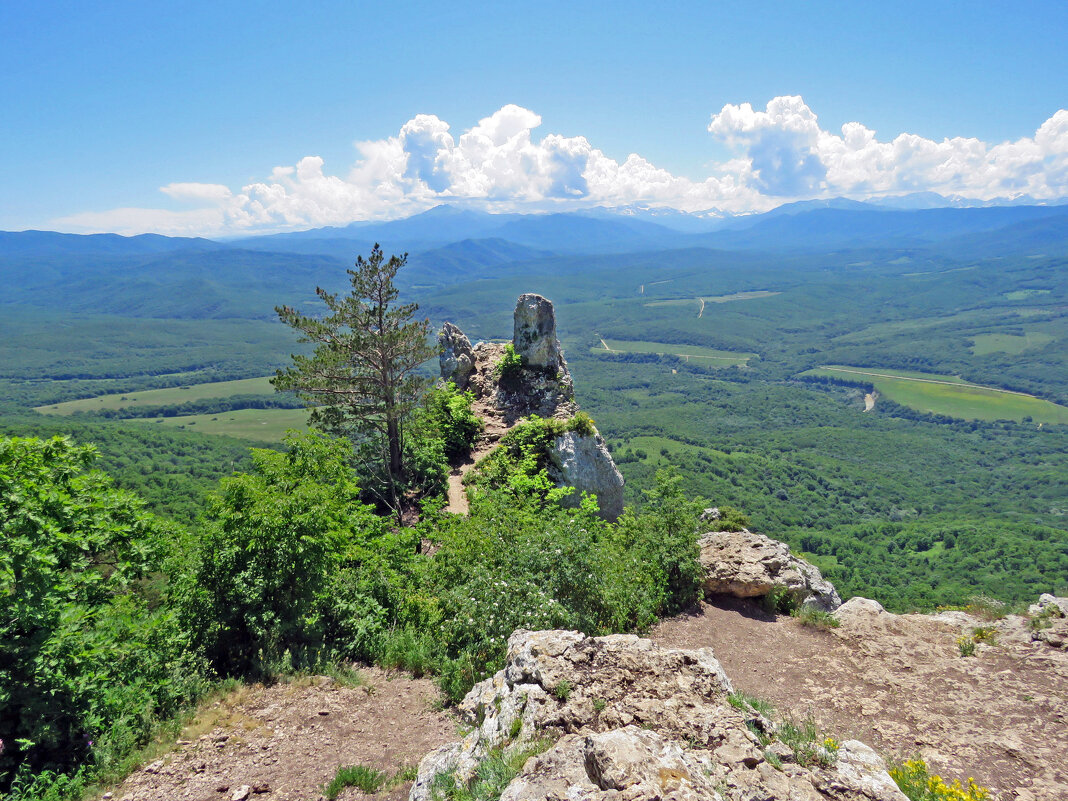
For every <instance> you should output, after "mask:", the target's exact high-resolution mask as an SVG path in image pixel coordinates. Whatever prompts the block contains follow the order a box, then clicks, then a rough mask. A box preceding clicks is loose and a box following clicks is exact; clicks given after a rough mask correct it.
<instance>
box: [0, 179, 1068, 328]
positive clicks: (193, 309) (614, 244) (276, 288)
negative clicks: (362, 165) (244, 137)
mask: <svg viewBox="0 0 1068 801" xmlns="http://www.w3.org/2000/svg"><path fill="white" fill-rule="evenodd" d="M899 200H900V199H899ZM914 200H915V202H916V203H919V202H933V200H932V199H931V198H925V197H916V198H914ZM942 200H943V201H946V202H947V203H948V202H950V201H949V200H948V199H945V198H942ZM375 242H379V243H381V244H382V246H383V248H384V249H385V250H386V252H387V253H400V252H408V253H410V254H411V255H410V257H409V266H408V267H407V268H405V270H403V271H402V273H401V274H400V275H399V276H398V284H399V285H400V287H401V288H402V289H404V290H412V289H415V290H418V291H420V292H421V293H423V294H424V295H425V293H427V292H432V291H434V290H437V289H442V288H444V287H447V286H451V285H455V284H458V283H462V282H464V281H470V280H478V279H485V278H495V277H502V276H507V275H516V274H522V273H529V274H542V275H547V274H569V273H571V272H574V271H575V270H576V269H586V268H589V266H590V265H594V264H603V263H605V260H611V259H612V258H613V257H615V256H617V255H619V254H623V253H632V254H648V255H649V258H651V259H654V260H655V261H656V262H657V263H664V264H669V263H670V262H671V260H672V258H673V256H672V255H671V254H672V252H675V253H678V252H680V251H683V250H687V251H691V252H692V251H705V252H707V251H747V252H750V253H754V254H756V253H759V252H766V253H772V254H776V255H777V254H783V255H784V256H785V255H786V254H788V253H798V254H808V256H811V255H812V254H820V253H831V252H836V251H852V250H882V251H886V250H901V249H906V250H927V251H930V252H937V253H938V254H939V255H940V256H943V257H949V258H952V259H955V260H960V259H966V258H967V259H975V258H988V257H994V256H1012V255H1018V256H1019V255H1038V254H1042V255H1046V256H1068V205H1061V206H1057V205H1049V206H1037V205H1019V206H989V207H975V208H973V207H968V208H956V207H952V206H948V205H946V206H942V207H940V208H923V209H887V208H881V207H879V206H876V205H874V204H871V203H858V202H856V201H851V200H843V199H837V200H821V201H806V202H803V203H794V204H789V205H785V206H781V207H779V208H777V209H775V210H773V211H770V212H768V213H766V214H754V215H748V216H745V217H733V218H731V217H726V216H716V215H715V214H713V213H709V214H706V215H687V214H684V213H682V212H675V211H664V210H654V209H645V208H639V207H630V208H627V209H622V210H607V209H594V210H586V211H582V212H571V213H559V214H489V213H486V212H481V211H475V210H471V209H461V208H455V207H451V206H438V207H436V208H434V209H431V210H429V211H426V212H423V213H421V214H417V215H414V216H412V217H408V218H406V219H403V220H394V221H390V222H383V223H354V224H352V225H349V226H345V227H343V228H320V229H315V230H311V231H302V232H299V233H290V234H278V235H274V236H258V237H250V238H247V239H240V240H231V241H225V242H220V241H212V240H208V239H198V238H176V237H165V236H157V235H153V234H146V235H142V236H133V237H123V236H118V235H116V234H93V235H87V236H83V235H75V234H61V233H54V232H48V231H21V232H15V233H7V232H0V306H2V305H4V304H17V305H20V306H29V307H38V308H43V307H48V308H55V309H65V310H67V311H69V312H73V313H92V312H98V313H113V314H125V315H127V316H143V317H153V316H178V317H186V316H188V317H200V316H216V317H232V316H233V317H237V316H255V317H265V318H266V317H270V316H273V311H272V306H273V303H274V302H277V301H278V300H279V299H284V298H293V301H292V302H296V301H297V300H299V299H301V298H304V299H307V298H308V297H310V296H311V292H312V290H313V289H314V287H315V286H316V285H322V286H326V287H328V288H330V289H335V290H336V289H343V288H344V286H345V274H344V269H345V267H347V266H350V265H351V264H352V261H353V259H354V258H355V256H356V254H358V253H367V252H368V251H369V250H370V248H371V246H372V245H373V244H374V243H375ZM582 265H586V267H583V266H582Z"/></svg>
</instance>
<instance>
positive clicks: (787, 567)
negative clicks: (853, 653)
mask: <svg viewBox="0 0 1068 801" xmlns="http://www.w3.org/2000/svg"><path fill="white" fill-rule="evenodd" d="M698 544H699V546H700V551H701V553H700V560H701V567H702V568H703V570H704V576H705V578H704V590H705V592H706V593H709V594H725V595H733V596H735V597H737V598H758V597H762V596H765V595H768V594H770V593H771V592H772V591H773V590H776V589H779V590H785V591H786V592H788V593H789V594H790V595H791V597H793V599H794V600H795V601H796V602H797V603H799V604H801V605H802V606H806V607H814V608H816V609H820V610H822V611H825V612H833V611H834V610H835V609H837V608H838V607H839V606H841V605H842V599H841V598H840V597H839V596H838V592H837V590H835V588H834V585H832V584H831V583H830V582H829V581H826V580H825V579H824V578H823V576H822V575H821V574H820V571H819V568H817V567H816V566H815V565H813V564H810V563H808V562H806V561H805V560H804V559H800V558H798V557H796V556H794V555H793V554H792V553H790V548H789V546H787V545H786V544H785V543H782V542H779V541H778V540H773V539H771V538H770V537H765V536H764V535H763V534H754V533H752V532H750V531H714V532H711V533H709V534H705V535H704V536H703V537H701V538H700V540H699V542H698Z"/></svg>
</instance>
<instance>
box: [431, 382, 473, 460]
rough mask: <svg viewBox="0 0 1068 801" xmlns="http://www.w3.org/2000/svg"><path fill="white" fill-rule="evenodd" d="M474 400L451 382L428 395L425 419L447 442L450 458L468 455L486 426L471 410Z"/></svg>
mask: <svg viewBox="0 0 1068 801" xmlns="http://www.w3.org/2000/svg"><path fill="white" fill-rule="evenodd" d="M474 399H475V396H474V395H473V394H471V393H470V392H461V391H460V390H458V389H457V388H456V384H454V383H453V382H451V381H450V382H448V383H447V384H444V385H439V386H436V387H432V388H431V389H430V390H429V391H428V392H427V394H426V397H425V399H424V412H423V415H422V416H421V417H422V421H421V422H423V424H424V425H425V426H426V427H428V428H429V429H430V431H433V432H435V433H436V434H437V436H438V438H439V439H441V440H442V441H443V443H444V446H443V449H444V451H445V456H446V458H448V459H449V460H455V459H461V458H463V457H465V456H467V454H469V453H470V452H471V449H472V448H473V447H474V445H475V442H476V441H477V439H478V435H479V434H481V433H482V430H483V428H485V423H484V422H483V421H482V418H481V417H479V416H478V415H476V414H475V413H474V412H473V411H472V410H471V404H472V403H473V402H474Z"/></svg>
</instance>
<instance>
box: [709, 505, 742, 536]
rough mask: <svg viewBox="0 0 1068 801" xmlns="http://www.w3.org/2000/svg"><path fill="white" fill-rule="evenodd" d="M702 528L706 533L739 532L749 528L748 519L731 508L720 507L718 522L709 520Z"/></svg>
mask: <svg viewBox="0 0 1068 801" xmlns="http://www.w3.org/2000/svg"><path fill="white" fill-rule="evenodd" d="M702 528H703V529H705V530H707V531H741V530H742V529H743V528H749V517H748V516H747V515H746V514H744V513H743V512H740V511H738V510H737V509H735V508H734V507H733V506H721V507H720V508H719V520H709V521H707V522H705V523H703V525H702Z"/></svg>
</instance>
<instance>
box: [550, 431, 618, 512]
mask: <svg viewBox="0 0 1068 801" xmlns="http://www.w3.org/2000/svg"><path fill="white" fill-rule="evenodd" d="M549 461H550V466H549V470H548V472H549V476H550V477H551V478H553V479H554V480H555V481H556V483H557V486H560V487H574V488H575V489H576V492H573V493H571V495H569V496H567V497H566V498H564V500H563V505H564V506H571V507H577V506H578V505H579V503H580V502H581V499H582V493H583V492H589V493H592V494H594V495H596V496H597V505H598V507H599V508H600V514H601V517H603V518H604V519H605V520H610V521H615V520H617V519H618V518H619V516H620V515H621V514H623V474H622V473H620V472H619V468H618V467H616V463H615V461H614V460H613V459H612V454H611V453H609V452H608V445H607V444H606V443H605V441H604V437H602V436H601V435H600V434H598V433H597V432H596V431H595V432H594V433H593V434H591V435H588V436H582V435H580V434H578V433H577V432H574V431H569V432H567V433H566V434H564V435H563V436H560V437H557V438H556V439H555V440H554V442H553V448H552V451H551V452H550V453H549Z"/></svg>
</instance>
